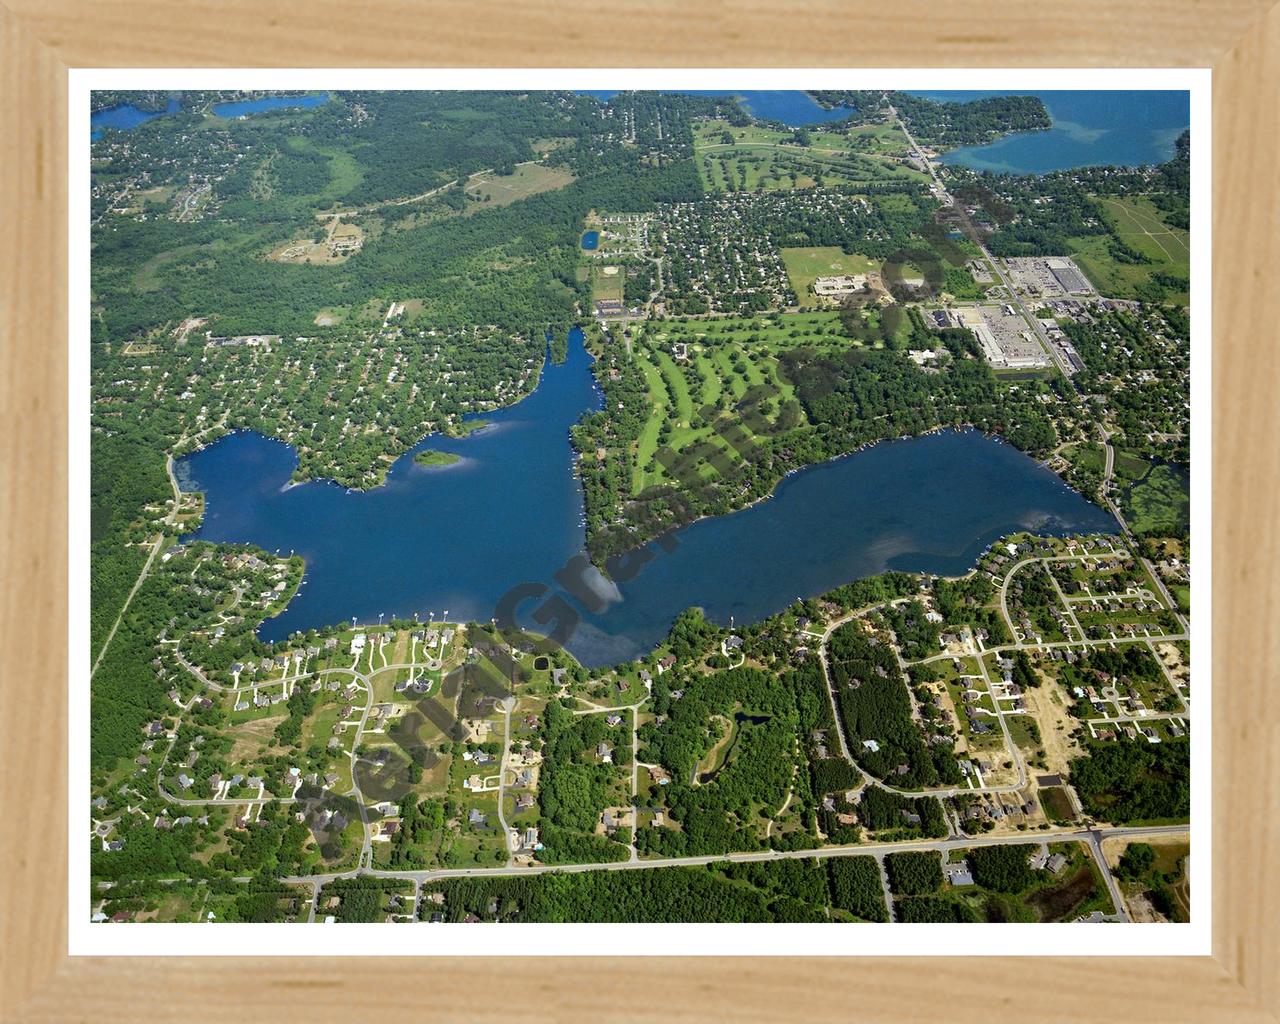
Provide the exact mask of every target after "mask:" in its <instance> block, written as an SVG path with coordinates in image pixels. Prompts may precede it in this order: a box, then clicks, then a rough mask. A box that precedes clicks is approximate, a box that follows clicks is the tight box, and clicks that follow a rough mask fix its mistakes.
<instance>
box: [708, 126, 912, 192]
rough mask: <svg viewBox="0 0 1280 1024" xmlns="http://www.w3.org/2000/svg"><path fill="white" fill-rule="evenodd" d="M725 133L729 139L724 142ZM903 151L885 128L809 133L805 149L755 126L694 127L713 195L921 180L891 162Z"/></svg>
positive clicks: (893, 133) (786, 134)
mask: <svg viewBox="0 0 1280 1024" xmlns="http://www.w3.org/2000/svg"><path fill="white" fill-rule="evenodd" d="M726 133H728V136H729V137H730V138H731V140H732V141H729V142H726V141H725V139H726ZM905 151H906V139H905V137H903V136H902V135H901V132H899V131H898V130H897V129H896V127H893V126H889V125H874V126H868V127H865V128H860V129H850V130H849V132H848V134H845V133H841V132H836V131H818V130H812V131H810V133H809V145H808V146H799V145H796V143H795V142H794V139H793V136H792V134H791V133H790V132H783V131H778V130H776V129H772V128H763V127H761V126H759V125H750V126H747V127H745V128H740V127H734V126H731V125H730V124H729V123H728V122H727V121H715V120H712V121H704V122H702V123H700V124H698V125H695V126H694V157H695V160H696V162H697V165H698V174H699V175H700V176H701V178H702V183H703V185H704V187H706V188H707V189H708V190H709V191H712V192H727V191H748V192H754V191H758V190H765V191H771V190H777V189H792V188H812V187H813V186H815V185H817V184H819V183H822V184H827V185H834V184H871V183H880V182H886V181H921V180H924V179H925V175H923V174H922V173H920V172H919V171H916V170H914V169H912V168H910V167H907V166H906V165H905V164H902V163H900V162H899V161H898V160H897V159H895V158H896V157H897V156H900V155H901V154H903V153H905Z"/></svg>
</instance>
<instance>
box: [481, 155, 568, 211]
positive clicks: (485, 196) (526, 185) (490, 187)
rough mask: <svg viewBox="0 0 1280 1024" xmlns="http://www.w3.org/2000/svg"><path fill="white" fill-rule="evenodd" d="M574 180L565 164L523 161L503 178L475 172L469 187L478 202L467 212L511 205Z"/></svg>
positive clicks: (562, 186) (561, 186)
mask: <svg viewBox="0 0 1280 1024" xmlns="http://www.w3.org/2000/svg"><path fill="white" fill-rule="evenodd" d="M573 180H574V179H573V175H572V174H571V173H570V172H569V171H568V170H566V169H565V168H563V167H547V166H545V165H544V164H537V163H529V164H519V165H517V166H516V171H515V173H514V174H508V175H504V176H502V177H499V176H497V175H493V174H473V175H472V176H471V177H470V178H469V179H467V184H466V186H465V187H466V192H467V195H468V196H472V197H474V198H475V199H476V200H477V201H475V202H470V203H468V204H467V212H468V213H474V212H475V211H477V210H486V209H489V208H490V207H493V206H509V205H510V204H511V203H514V202H516V201H517V200H519V199H527V198H528V197H529V196H532V195H537V194H538V193H539V192H550V191H552V190H553V189H557V188H564V187H565V186H566V185H568V184H570V183H571V182H572V181H573Z"/></svg>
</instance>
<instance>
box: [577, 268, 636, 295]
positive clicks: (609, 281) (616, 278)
mask: <svg viewBox="0 0 1280 1024" xmlns="http://www.w3.org/2000/svg"><path fill="white" fill-rule="evenodd" d="M586 270H587V273H588V275H589V277H590V279H591V298H592V301H594V302H601V301H603V300H605V299H616V300H617V301H619V302H621V301H622V299H623V289H624V286H625V282H626V280H627V271H626V268H625V267H620V266H617V265H616V264H611V265H609V266H601V265H600V264H598V263H593V264H591V265H590V266H589V267H587V268H586Z"/></svg>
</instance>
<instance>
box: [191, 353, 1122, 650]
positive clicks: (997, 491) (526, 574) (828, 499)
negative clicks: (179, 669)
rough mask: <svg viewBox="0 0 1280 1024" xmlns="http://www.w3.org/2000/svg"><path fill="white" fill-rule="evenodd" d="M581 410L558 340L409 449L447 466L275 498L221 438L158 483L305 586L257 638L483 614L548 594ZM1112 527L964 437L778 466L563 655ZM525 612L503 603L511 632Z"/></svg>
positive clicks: (259, 459)
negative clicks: (496, 400)
mask: <svg viewBox="0 0 1280 1024" xmlns="http://www.w3.org/2000/svg"><path fill="white" fill-rule="evenodd" d="M599 403H600V393H599V390H598V388H597V387H596V384H595V381H594V379H593V377H592V376H591V357H590V356H589V355H588V353H587V352H586V351H585V350H584V349H583V346H582V337H581V334H580V333H579V332H578V331H574V332H573V333H572V335H571V338H570V345H569V352H568V357H567V358H566V360H565V362H563V363H561V364H559V365H553V364H548V365H547V366H546V367H545V368H544V370H543V373H542V378H541V381H540V383H539V385H538V388H537V389H536V390H535V391H534V392H533V394H531V395H530V396H529V397H528V398H526V399H524V400H523V401H522V402H519V403H518V404H516V405H513V406H510V407H509V408H507V409H504V410H502V411H500V412H496V413H490V414H486V416H485V419H486V420H488V422H489V424H490V425H489V426H487V427H484V428H482V429H480V430H478V431H476V432H474V433H472V434H471V435H469V436H468V437H465V438H444V437H439V436H432V437H428V438H426V439H425V440H424V441H423V442H422V444H421V445H419V448H435V449H439V450H443V451H449V452H453V453H455V454H457V455H459V456H461V461H460V462H458V463H456V464H454V465H451V466H446V467H432V468H426V467H423V466H419V465H417V464H416V463H414V462H413V459H412V453H410V454H406V455H405V456H403V457H402V458H400V459H399V460H398V461H397V462H396V463H395V465H394V466H393V467H392V469H391V472H390V474H389V475H388V478H387V482H386V484H385V485H384V486H382V487H379V488H377V489H376V490H373V491H367V492H354V491H353V492H348V491H346V490H345V489H343V488H342V487H339V486H337V485H336V484H333V483H328V482H314V483H308V484H303V485H300V486H288V482H289V477H290V475H291V473H292V472H293V469H294V466H295V465H296V458H295V455H294V453H293V451H292V449H291V448H290V447H289V446H287V445H285V444H282V443H280V442H278V441H273V440H269V439H267V438H265V437H262V436H260V435H257V434H253V433H238V434H233V435H230V436H228V437H225V438H223V439H221V440H220V441H218V442H217V443H216V444H213V445H211V446H210V447H208V448H206V449H204V450H203V451H200V452H196V453H194V454H192V455H190V456H188V457H186V458H184V459H182V460H180V461H179V463H178V465H177V469H176V471H177V474H178V479H179V481H180V482H181V483H182V486H183V487H184V488H187V489H201V490H204V492H205V495H206V515H205V520H204V523H203V525H202V527H201V529H200V531H199V532H198V533H197V534H195V535H194V536H196V537H201V538H204V539H207V540H213V541H227V542H247V543H253V544H258V545H260V546H262V547H264V548H266V549H268V550H271V551H275V550H279V551H281V552H287V551H290V550H293V551H296V552H298V553H299V554H301V555H302V556H303V557H304V558H305V559H306V561H307V572H306V577H305V579H306V584H305V586H303V587H302V588H301V590H300V591H299V594H298V596H297V597H295V598H294V600H293V601H292V602H291V603H290V605H289V606H288V608H286V609H285V611H284V612H283V613H282V614H281V615H280V616H279V617H278V618H275V619H273V620H270V621H269V622H267V623H266V624H265V625H264V626H263V627H262V630H261V635H262V637H263V639H265V640H278V639H282V638H284V637H287V636H288V635H289V634H290V633H292V632H294V631H295V630H305V629H308V628H311V627H318V626H323V625H329V624H332V623H337V622H341V621H343V620H349V619H351V618H352V617H355V618H357V619H359V620H360V621H361V622H371V621H376V620H377V618H378V616H379V615H380V614H382V613H385V614H386V615H387V616H388V617H391V616H404V617H411V616H412V615H413V613H415V612H417V613H419V614H422V615H426V614H428V613H432V612H433V613H434V614H435V615H436V616H437V617H439V616H441V615H443V614H444V612H445V611H446V610H448V613H449V618H450V619H453V620H468V619H470V620H476V621H485V620H488V619H490V618H492V617H493V616H494V614H495V609H496V607H497V605H498V602H499V600H500V599H501V598H502V597H503V595H504V594H506V593H507V592H508V591H509V590H510V588H512V587H513V586H515V585H517V584H521V583H533V584H545V585H546V586H547V588H548V590H547V591H546V592H545V594H544V596H543V599H545V598H546V597H550V596H553V595H555V594H557V593H561V592H562V591H561V587H560V586H559V585H558V584H557V583H556V581H555V574H556V573H557V572H558V571H560V570H561V569H562V568H563V567H564V566H565V564H566V563H567V562H568V561H569V559H571V558H572V557H573V556H574V555H576V554H579V553H580V552H581V551H582V549H583V543H584V537H585V531H584V527H583V520H582V490H581V486H580V484H579V482H578V479H577V477H576V475H575V473H574V470H573V456H572V451H571V448H570V444H569V436H568V431H569V427H570V425H571V424H572V423H573V422H575V421H576V420H577V419H578V418H579V417H580V416H581V415H582V414H583V413H584V412H586V411H588V410H592V409H596V408H598V407H599ZM415 450H417V449H415ZM1115 526H1116V524H1115V521H1114V520H1113V519H1112V518H1111V516H1109V515H1108V514H1107V513H1105V512H1103V511H1102V510H1101V509H1099V508H1097V507H1096V506H1094V505H1092V504H1090V503H1089V502H1087V501H1085V499H1084V498H1082V497H1081V496H1080V495H1079V494H1077V493H1076V492H1074V491H1072V490H1071V489H1070V488H1068V487H1067V486H1066V485H1065V484H1063V483H1062V481H1061V480H1059V479H1058V477H1056V476H1055V475H1054V474H1052V473H1050V472H1049V471H1048V470H1047V469H1045V468H1044V467H1042V466H1041V465H1039V464H1038V463H1037V462H1035V461H1034V460H1032V459H1030V458H1028V457H1026V456H1025V455H1022V454H1021V453H1020V452H1018V451H1016V450H1015V449H1013V448H1011V447H1010V446H1008V445H1006V444H1002V443H1000V442H998V441H995V440H992V439H990V438H987V437H985V436H983V435H981V434H979V433H976V432H963V433H958V432H947V433H941V434H934V435H930V436H927V437H922V438H916V439H912V440H905V441H892V442H888V443H885V444H880V445H876V446H875V447H873V448H870V449H867V450H866V451H863V452H859V453H856V454H853V455H849V456H845V457H844V458H841V459H837V460H835V461H832V462H829V463H825V464H823V465H821V466H816V467H812V468H810V469H808V470H804V471H802V472H799V473H796V474H794V475H792V476H790V477H788V478H787V479H786V480H784V481H783V482H782V484H781V485H780V486H779V487H778V489H777V492H776V494H775V495H774V496H773V497H772V498H771V499H770V500H768V501H765V502H762V503H760V504H758V505H755V506H753V507H752V508H749V509H745V510H743V511H741V512H737V513H734V514H732V515H727V516H721V517H718V518H715V519H704V520H701V521H699V522H697V523H694V524H692V525H690V526H688V527H685V528H684V529H682V530H679V531H676V532H675V533H674V534H673V535H672V538H671V539H672V540H674V542H675V547H674V550H673V551H671V552H670V553H668V552H667V551H664V550H662V548H660V547H658V546H657V545H654V546H653V547H652V548H651V550H652V551H653V552H654V556H653V558H652V559H651V560H650V561H649V562H647V563H646V564H645V565H644V566H643V567H642V568H641V569H640V571H639V572H638V573H637V574H636V575H635V576H634V577H633V578H632V579H630V580H629V581H627V582H625V583H622V584H620V585H618V586H614V585H613V584H608V583H604V582H603V581H602V580H598V581H597V586H598V588H599V591H600V592H601V593H603V594H605V595H606V596H607V600H608V606H607V607H606V608H604V609H603V610H601V611H598V612H596V613H595V614H585V613H584V614H583V616H582V621H581V624H580V625H579V626H578V628H577V629H576V630H575V631H574V632H573V635H572V638H571V639H570V641H569V642H568V644H567V646H568V648H569V649H570V650H571V651H572V652H573V653H574V654H575V655H577V656H578V657H579V658H580V659H581V660H582V661H583V662H584V663H585V664H587V665H590V666H596V665H603V664H611V663H614V662H617V661H622V660H626V659H629V658H632V657H635V656H637V655H641V654H644V653H646V652H647V651H649V650H651V649H652V648H653V646H654V645H655V644H656V643H658V642H659V641H660V640H661V639H662V638H663V637H664V636H665V635H666V632H667V629H668V628H669V626H670V624H671V621H672V620H673V619H674V618H675V616H676V615H677V614H679V613H680V612H681V611H682V610H683V609H685V608H687V607H690V606H694V605H697V606H701V607H702V608H703V609H704V610H705V611H706V613H707V615H708V616H709V617H710V618H711V619H713V620H714V621H716V622H720V623H727V622H728V621H729V619H730V616H732V617H733V618H734V620H735V621H736V622H738V623H747V622H752V621H758V620H760V619H762V618H765V617H766V616H768V615H771V614H773V613H775V612H777V611H779V610H781V609H782V608H784V607H785V606H786V605H787V604H789V603H790V602H791V601H793V600H795V599H796V598H797V597H802V596H810V595H814V594H818V593H822V592H823V591H826V590H829V589H831V588H832V587H835V586H837V585H839V584H841V583H845V582H848V581H850V580H853V579H857V578H860V577H863V576H870V575H874V574H875V573H879V572H883V571H885V570H886V569H901V570H918V571H926V572H935V573H947V574H956V573H962V572H964V571H966V570H967V569H968V568H969V567H970V566H971V565H972V564H973V562H974V561H975V559H976V558H977V557H978V555H979V554H981V552H982V551H983V550H984V549H985V548H986V547H987V546H988V545H989V544H990V543H991V542H992V541H993V540H995V539H996V538H998V537H999V536H1001V535H1002V534H1005V533H1009V532H1012V531H1015V530H1019V529H1028V528H1029V529H1036V530H1039V531H1042V532H1045V533H1066V532H1113V531H1114V530H1115ZM540 600H541V599H540ZM539 603H540V601H539V600H535V601H531V602H528V603H526V604H525V605H523V606H522V615H521V619H522V621H524V622H525V623H526V624H529V623H530V622H531V619H530V614H531V613H532V612H533V611H534V610H535V609H536V608H537V607H538V605H539ZM571 603H572V604H575V605H577V602H576V601H571ZM579 607H580V606H579ZM547 625H548V626H551V625H554V623H548V624H547Z"/></svg>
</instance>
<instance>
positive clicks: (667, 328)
mask: <svg viewBox="0 0 1280 1024" xmlns="http://www.w3.org/2000/svg"><path fill="white" fill-rule="evenodd" d="M678 344H683V345H685V346H686V349H685V352H686V358H684V359H677V358H676V356H675V355H674V349H675V347H676V346H677V345H678ZM856 344H857V343H856V342H854V341H851V340H850V339H849V338H847V337H846V336H845V335H844V333H843V330H842V329H841V327H840V322H839V316H838V314H837V313H836V312H834V311H831V312H816V313H797V314H774V315H770V316H764V317H724V318H717V319H715V320H673V321H666V322H663V323H661V324H649V325H647V326H646V327H645V328H644V329H643V330H642V331H639V332H637V337H636V339H635V341H634V347H633V352H634V355H635V358H636V359H637V361H638V363H639V365H640V368H641V370H642V371H643V373H644V376H645V381H646V383H647V385H648V388H649V396H648V399H649V418H648V419H647V420H646V422H645V425H644V427H643V429H642V431H641V433H640V437H639V440H638V441H637V443H636V447H635V451H634V452H633V462H632V467H631V488H632V493H633V494H639V493H641V492H642V491H644V490H645V489H646V488H648V487H652V486H655V485H658V484H663V483H669V482H671V480H670V474H669V472H668V470H667V469H666V467H664V466H663V465H662V464H661V463H660V462H658V460H657V459H656V458H655V455H656V453H657V451H658V450H659V449H660V448H662V447H664V446H666V447H670V448H671V449H672V450H673V451H675V452H676V453H677V454H678V455H679V456H680V457H681V458H682V459H687V460H692V462H693V463H694V464H696V465H697V467H698V472H699V474H700V475H702V476H703V477H704V478H708V479H709V478H710V477H711V476H712V475H714V473H715V469H714V467H713V465H711V464H710V462H709V461H708V460H709V459H711V458H715V459H717V460H718V459H721V458H722V457H727V458H728V459H729V460H731V461H733V462H737V461H739V460H740V459H741V457H742V456H741V454H740V453H739V452H738V451H737V449H736V448H735V447H734V445H733V444H730V443H729V441H728V440H726V438H725V437H723V436H721V430H720V427H722V426H723V423H724V422H725V421H723V420H721V417H722V416H723V415H725V414H730V415H732V410H733V409H734V407H735V406H736V405H737V404H738V403H740V402H742V401H743V399H744V398H748V397H749V398H750V400H751V402H752V403H753V404H754V403H760V404H759V409H760V413H761V416H760V417H753V420H754V422H753V426H752V427H751V428H747V427H746V425H745V424H743V423H742V420H741V418H739V417H732V419H731V422H734V423H737V424H740V425H741V426H742V427H743V429H745V430H746V435H745V436H746V438H747V439H748V440H757V439H759V438H760V437H761V436H762V435H764V436H774V435H776V434H778V433H785V432H787V431H790V430H795V429H803V428H804V427H805V426H806V423H807V421H806V420H805V419H804V415H803V413H802V411H801V409H800V406H799V403H798V402H797V401H796V399H795V389H794V387H793V386H792V384H791V382H790V381H789V380H787V379H786V378H785V376H783V374H782V373H781V371H780V369H779V365H778V354H779V353H780V352H783V351H785V350H786V349H788V348H794V347H796V346H798V345H814V346H819V347H823V348H831V347H843V348H848V347H850V346H854V345H856Z"/></svg>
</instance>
